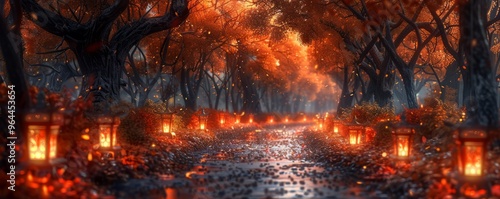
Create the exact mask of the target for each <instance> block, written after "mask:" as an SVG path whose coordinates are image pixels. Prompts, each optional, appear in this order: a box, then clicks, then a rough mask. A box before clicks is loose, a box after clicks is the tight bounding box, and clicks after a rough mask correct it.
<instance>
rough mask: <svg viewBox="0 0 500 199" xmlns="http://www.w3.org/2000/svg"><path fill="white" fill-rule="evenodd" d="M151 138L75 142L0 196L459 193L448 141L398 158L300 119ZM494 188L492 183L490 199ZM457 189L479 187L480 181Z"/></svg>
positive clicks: (493, 167)
mask: <svg viewBox="0 0 500 199" xmlns="http://www.w3.org/2000/svg"><path fill="white" fill-rule="evenodd" d="M152 140H153V141H151V143H145V144H143V145H140V146H138V145H122V149H121V150H118V151H116V152H115V158H114V160H111V159H109V158H106V156H105V155H103V154H99V153H98V151H97V150H90V149H91V148H92V146H85V144H82V143H77V146H75V147H74V148H75V150H73V151H71V153H68V154H67V155H66V156H65V159H66V162H64V163H61V164H60V165H58V167H57V168H56V169H55V172H53V176H52V178H51V179H48V178H37V177H36V176H37V175H38V176H43V175H41V174H40V173H38V174H37V173H34V174H33V175H32V174H28V173H27V172H26V170H27V167H25V169H23V170H22V171H21V172H20V173H19V175H18V176H17V180H16V185H17V186H16V192H10V191H9V192H6V191H5V190H3V191H2V195H1V198H40V197H46V198H170V199H174V198H453V197H455V195H454V194H455V192H456V190H455V187H456V186H455V185H456V183H457V182H456V181H454V180H452V179H454V178H453V175H454V172H453V167H452V165H453V164H454V163H453V162H452V160H453V158H452V156H453V150H452V147H449V146H448V144H449V140H447V139H437V138H436V139H431V140H426V141H425V142H423V143H419V144H417V145H416V147H415V153H414V156H413V157H412V158H411V159H410V160H407V161H395V160H394V158H393V157H392V155H391V150H390V148H389V147H387V146H378V145H377V146H375V144H373V143H367V144H362V145H358V146H351V145H349V144H348V143H347V140H346V139H345V138H344V137H342V136H341V135H339V134H333V133H326V132H322V131H316V130H314V128H306V126H304V124H295V125H290V124H288V125H285V124H274V125H268V126H264V127H260V126H255V125H253V126H239V127H230V128H226V129H221V130H218V131H217V132H208V131H186V132H176V136H165V135H155V136H154V139H152ZM445 143H448V144H445ZM88 151H93V152H92V153H91V154H89V153H88ZM491 151H492V152H491V153H489V154H488V162H491V163H492V164H490V171H489V172H490V177H492V179H493V180H492V182H493V183H496V184H499V183H498V182H497V181H495V176H496V177H497V178H496V179H498V176H499V171H500V165H499V162H500V158H499V157H500V156H499V154H500V153H499V151H500V150H498V149H497V148H494V149H492V150H491ZM35 174H37V175H35ZM42 174H43V173H42ZM2 175H4V174H2ZM2 183H3V182H2ZM499 190H500V189H499V186H493V187H492V195H493V197H500V193H499ZM462 191H465V193H467V194H468V196H470V197H477V198H481V197H482V196H484V194H485V190H484V189H481V188H479V189H477V190H476V191H472V190H462Z"/></svg>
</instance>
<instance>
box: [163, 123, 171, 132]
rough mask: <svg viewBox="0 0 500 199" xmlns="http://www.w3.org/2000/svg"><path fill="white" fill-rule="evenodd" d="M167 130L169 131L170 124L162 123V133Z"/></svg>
mask: <svg viewBox="0 0 500 199" xmlns="http://www.w3.org/2000/svg"><path fill="white" fill-rule="evenodd" d="M169 132H170V125H168V124H163V133H169Z"/></svg>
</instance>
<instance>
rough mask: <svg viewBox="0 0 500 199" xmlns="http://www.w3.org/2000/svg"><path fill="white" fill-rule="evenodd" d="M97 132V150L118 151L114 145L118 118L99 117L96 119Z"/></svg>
mask: <svg viewBox="0 0 500 199" xmlns="http://www.w3.org/2000/svg"><path fill="white" fill-rule="evenodd" d="M97 125H98V131H99V149H100V150H117V149H120V147H119V146H117V145H116V131H117V129H118V125H120V118H119V117H113V116H100V117H98V118H97Z"/></svg>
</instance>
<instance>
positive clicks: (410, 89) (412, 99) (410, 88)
mask: <svg viewBox="0 0 500 199" xmlns="http://www.w3.org/2000/svg"><path fill="white" fill-rule="evenodd" d="M399 73H400V74H401V78H402V79H403V85H404V87H405V93H406V100H407V101H406V103H407V105H408V107H406V108H410V109H414V108H418V102H417V96H416V94H415V85H414V84H413V80H414V74H413V67H404V68H401V70H399Z"/></svg>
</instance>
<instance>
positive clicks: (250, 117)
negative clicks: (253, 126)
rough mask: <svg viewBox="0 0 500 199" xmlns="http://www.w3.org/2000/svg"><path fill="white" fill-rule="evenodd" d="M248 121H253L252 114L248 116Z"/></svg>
mask: <svg viewBox="0 0 500 199" xmlns="http://www.w3.org/2000/svg"><path fill="white" fill-rule="evenodd" d="M248 122H249V123H253V115H250V116H248Z"/></svg>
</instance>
